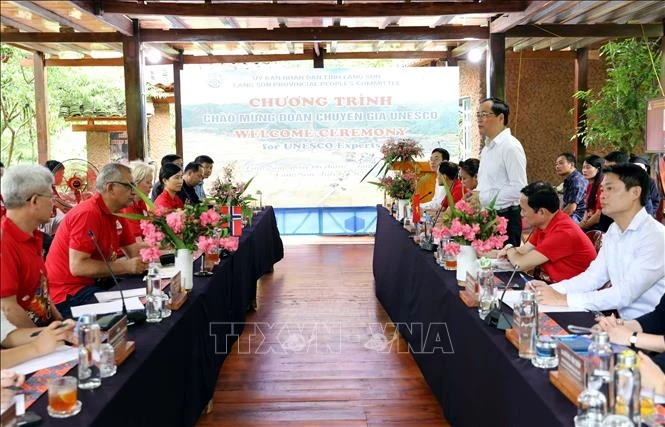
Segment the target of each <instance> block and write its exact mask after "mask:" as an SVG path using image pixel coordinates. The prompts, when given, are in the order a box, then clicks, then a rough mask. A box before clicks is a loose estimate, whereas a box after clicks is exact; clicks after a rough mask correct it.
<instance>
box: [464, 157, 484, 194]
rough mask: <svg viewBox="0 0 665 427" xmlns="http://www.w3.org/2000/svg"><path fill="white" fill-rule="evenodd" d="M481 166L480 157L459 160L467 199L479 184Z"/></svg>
mask: <svg viewBox="0 0 665 427" xmlns="http://www.w3.org/2000/svg"><path fill="white" fill-rule="evenodd" d="M479 167H480V160H478V159H466V160H461V161H460V162H459V180H460V182H461V183H462V188H463V193H464V199H465V200H466V199H467V196H470V195H471V194H472V193H473V190H475V189H476V187H477V186H478V168H479Z"/></svg>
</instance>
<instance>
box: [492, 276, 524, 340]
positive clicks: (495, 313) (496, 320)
mask: <svg viewBox="0 0 665 427" xmlns="http://www.w3.org/2000/svg"><path fill="white" fill-rule="evenodd" d="M519 269H520V266H519V265H515V268H514V269H513V273H512V274H511V275H510V278H509V279H508V282H507V283H506V287H505V288H503V293H502V294H501V298H499V301H498V304H497V307H494V308H493V309H492V311H490V312H489V313H488V314H487V317H485V323H487V324H488V325H489V326H491V327H493V328H497V329H501V330H502V331H505V330H506V329H509V328H511V327H512V324H513V318H512V316H511V315H510V314H508V313H505V312H504V311H503V307H502V305H501V304H502V303H503V297H504V296H505V295H506V291H507V290H508V288H510V282H512V281H513V277H515V273H517V270H519Z"/></svg>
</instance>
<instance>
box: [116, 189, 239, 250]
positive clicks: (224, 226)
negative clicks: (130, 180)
mask: <svg viewBox="0 0 665 427" xmlns="http://www.w3.org/2000/svg"><path fill="white" fill-rule="evenodd" d="M134 191H136V194H137V195H138V196H139V197H141V199H142V200H143V201H144V202H145V203H146V206H148V209H149V211H148V214H147V215H145V216H144V215H139V214H127V213H122V214H116V215H118V216H122V217H125V218H129V219H134V220H140V221H141V222H140V225H141V232H142V233H143V241H144V243H145V244H146V245H147V247H146V248H143V249H141V257H142V258H143V261H144V262H152V261H157V260H159V255H160V252H159V250H160V248H169V247H170V248H173V249H189V250H191V251H196V250H199V251H201V252H206V253H210V252H212V251H213V250H215V249H216V248H217V247H221V248H223V249H226V250H228V251H229V252H233V251H235V250H237V249H238V238H237V237H231V236H229V234H230V233H229V222H228V215H222V214H221V213H220V212H219V211H218V210H217V208H216V207H215V206H212V207H211V206H209V205H207V204H205V203H199V204H198V205H190V204H186V205H185V207H184V208H183V209H175V210H172V211H168V210H165V209H160V208H156V207H155V205H154V203H153V202H152V200H150V199H149V198H148V197H147V196H146V195H145V194H143V193H141V192H140V191H139V190H138V189H135V190H134Z"/></svg>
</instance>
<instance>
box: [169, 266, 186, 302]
mask: <svg viewBox="0 0 665 427" xmlns="http://www.w3.org/2000/svg"><path fill="white" fill-rule="evenodd" d="M170 285H171V310H174V311H175V310H178V309H179V308H180V307H182V305H183V304H184V303H185V301H187V294H186V293H185V292H183V290H182V280H181V277H180V272H178V273H176V275H175V276H173V277H171V282H170Z"/></svg>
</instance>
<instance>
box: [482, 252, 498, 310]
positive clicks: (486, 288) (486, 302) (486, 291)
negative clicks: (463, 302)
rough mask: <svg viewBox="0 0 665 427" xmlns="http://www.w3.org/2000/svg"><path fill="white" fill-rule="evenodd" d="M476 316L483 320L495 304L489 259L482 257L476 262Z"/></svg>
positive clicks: (492, 275)
mask: <svg viewBox="0 0 665 427" xmlns="http://www.w3.org/2000/svg"><path fill="white" fill-rule="evenodd" d="M478 267H479V270H478V286H479V289H478V316H480V318H481V319H483V320H484V319H485V317H487V315H488V314H489V312H490V311H492V308H493V307H494V304H495V296H494V271H492V263H491V261H490V260H489V259H487V258H485V257H483V258H480V259H479V260H478Z"/></svg>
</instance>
